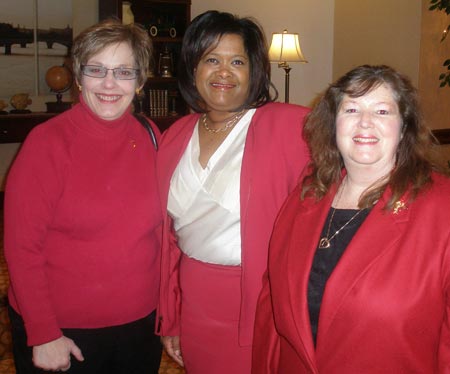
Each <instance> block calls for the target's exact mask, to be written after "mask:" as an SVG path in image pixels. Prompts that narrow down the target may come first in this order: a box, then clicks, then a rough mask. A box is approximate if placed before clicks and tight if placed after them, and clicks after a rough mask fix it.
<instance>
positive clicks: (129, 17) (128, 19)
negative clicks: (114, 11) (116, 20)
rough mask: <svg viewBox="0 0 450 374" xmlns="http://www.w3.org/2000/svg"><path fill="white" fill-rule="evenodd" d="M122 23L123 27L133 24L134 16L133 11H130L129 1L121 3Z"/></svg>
mask: <svg viewBox="0 0 450 374" xmlns="http://www.w3.org/2000/svg"><path fill="white" fill-rule="evenodd" d="M122 23H123V24H124V25H129V24H130V23H134V14H133V11H132V10H131V2H130V1H122Z"/></svg>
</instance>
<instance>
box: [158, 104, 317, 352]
mask: <svg viewBox="0 0 450 374" xmlns="http://www.w3.org/2000/svg"><path fill="white" fill-rule="evenodd" d="M308 111H309V110H308V109H307V108H304V107H300V106H297V105H287V104H281V103H269V104H266V105H264V106H262V107H261V108H258V109H257V110H256V112H255V114H254V116H253V118H252V121H251V123H250V126H249V129H248V133H247V138H246V142H245V149H244V156H243V160H242V170H241V186H240V200H241V240H242V282H241V283H242V288H241V289H242V302H241V305H242V306H241V316H240V323H239V337H240V344H241V345H251V343H252V338H253V326H254V318H255V310H256V302H257V298H258V295H259V291H260V290H261V286H262V275H263V273H264V271H265V269H266V267H267V252H268V247H269V240H270V234H271V232H272V228H273V223H274V221H275V218H276V215H277V213H278V211H279V209H280V208H281V206H282V204H283V202H284V200H285V199H286V197H287V196H288V195H289V193H290V192H291V191H292V190H293V189H294V188H295V186H296V184H297V181H298V177H299V175H300V173H301V171H302V169H303V168H304V166H305V165H306V164H307V162H308V160H309V154H308V151H307V147H306V145H305V143H304V141H303V138H302V129H303V122H304V118H305V116H306V114H307V113H308ZM198 118H199V114H191V115H188V116H186V117H184V118H182V119H180V120H179V121H177V123H175V124H174V125H172V126H171V127H170V128H169V129H168V130H167V131H166V132H165V133H164V134H163V138H162V141H161V146H160V151H159V152H158V162H157V164H158V170H157V173H158V180H159V187H160V194H161V202H162V204H161V206H162V207H167V197H168V191H169V185H170V179H171V177H172V174H173V172H174V170H175V168H176V166H177V165H178V162H179V160H180V158H181V156H182V155H183V153H184V150H185V149H186V146H187V145H188V142H189V140H190V138H191V136H192V132H193V130H194V127H195V124H196V122H197V120H198ZM164 214H165V221H164V232H163V248H162V260H161V265H162V267H161V272H162V273H161V291H160V294H161V297H160V304H159V308H158V313H159V329H158V330H157V332H158V333H159V334H160V335H163V336H176V335H179V288H178V262H179V259H180V255H181V252H180V250H179V248H178V247H177V246H176V240H175V236H174V234H173V232H172V229H171V228H172V225H171V220H170V217H169V216H168V215H167V213H166V212H164Z"/></svg>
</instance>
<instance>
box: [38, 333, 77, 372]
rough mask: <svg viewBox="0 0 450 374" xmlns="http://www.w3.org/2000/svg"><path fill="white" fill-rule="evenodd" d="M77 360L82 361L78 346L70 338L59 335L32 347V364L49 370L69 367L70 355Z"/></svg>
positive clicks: (65, 369)
mask: <svg viewBox="0 0 450 374" xmlns="http://www.w3.org/2000/svg"><path fill="white" fill-rule="evenodd" d="M71 354H72V355H73V356H74V357H75V358H76V359H77V360H78V361H84V357H83V354H82V353H81V350H80V348H78V347H77V345H76V344H75V343H74V342H73V340H72V339H69V338H66V337H65V336H61V337H60V338H58V339H56V340H52V341H51V342H48V343H45V344H41V345H35V346H34V347H33V364H34V365H35V366H37V367H38V368H41V369H44V370H51V371H67V370H69V369H70V355H71Z"/></svg>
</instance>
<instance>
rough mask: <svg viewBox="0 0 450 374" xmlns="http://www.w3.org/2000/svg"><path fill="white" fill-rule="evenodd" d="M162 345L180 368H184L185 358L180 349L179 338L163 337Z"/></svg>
mask: <svg viewBox="0 0 450 374" xmlns="http://www.w3.org/2000/svg"><path fill="white" fill-rule="evenodd" d="M161 343H162V344H163V346H164V349H165V350H166V352H167V354H168V355H169V356H170V357H171V358H172V359H173V360H174V361H175V362H176V363H177V364H178V365H180V366H184V362H183V356H182V355H181V349H180V337H179V336H161Z"/></svg>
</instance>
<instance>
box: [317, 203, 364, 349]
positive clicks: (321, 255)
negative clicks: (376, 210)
mask: <svg viewBox="0 0 450 374" xmlns="http://www.w3.org/2000/svg"><path fill="white" fill-rule="evenodd" d="M333 210H334V208H331V209H330V211H329V212H328V216H327V219H326V220H325V224H324V226H323V229H322V233H321V235H320V237H321V238H323V237H325V236H326V234H327V231H328V225H329V222H330V219H331V215H332V214H333ZM369 211H370V210H369V209H364V210H362V211H361V212H360V213H359V214H358V215H357V216H356V217H355V218H354V219H353V220H352V221H351V222H350V223H349V224H348V225H347V226H346V227H345V228H344V229H342V231H340V232H339V234H337V235H336V236H335V237H334V238H333V239H331V240H330V247H329V248H317V250H316V253H315V255H314V259H313V263H312V267H311V273H310V275H309V282H308V308H309V318H310V321H311V329H312V333H313V339H314V344H316V339H317V329H318V324H319V313H320V305H321V303H322V298H323V294H324V291H325V285H326V283H327V280H328V278H329V277H330V275H331V273H332V271H333V270H334V268H335V267H336V265H337V263H338V261H339V259H340V258H341V256H342V254H343V253H344V251H345V248H347V245H348V244H349V243H350V240H351V239H352V238H353V236H354V235H355V233H356V231H357V230H358V228H359V226H361V224H362V223H363V222H364V219H365V218H366V217H367V215H368V214H369ZM357 212H358V210H355V209H336V213H335V214H334V217H333V222H331V228H330V234H329V237H331V236H333V234H334V233H335V232H336V231H337V230H339V229H340V228H341V227H342V226H344V225H345V223H346V222H348V221H349V220H350V219H351V218H352V217H353V216H354V215H355V214H356V213H357ZM317 245H318V243H317Z"/></svg>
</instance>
